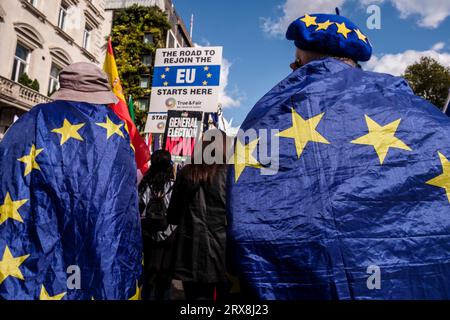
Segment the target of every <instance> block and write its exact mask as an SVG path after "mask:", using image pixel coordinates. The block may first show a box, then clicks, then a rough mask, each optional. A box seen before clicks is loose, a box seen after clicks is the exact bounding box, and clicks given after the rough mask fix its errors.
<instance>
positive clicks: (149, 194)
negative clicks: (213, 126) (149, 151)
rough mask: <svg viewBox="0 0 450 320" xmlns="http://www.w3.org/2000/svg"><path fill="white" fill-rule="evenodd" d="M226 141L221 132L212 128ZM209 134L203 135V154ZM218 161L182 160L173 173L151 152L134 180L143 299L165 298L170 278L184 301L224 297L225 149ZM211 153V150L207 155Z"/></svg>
mask: <svg viewBox="0 0 450 320" xmlns="http://www.w3.org/2000/svg"><path fill="white" fill-rule="evenodd" d="M214 131H215V132H216V133H218V135H219V136H220V137H221V138H222V141H221V142H223V143H222V145H224V146H225V145H226V141H227V137H226V134H225V133H224V132H222V131H220V130H214ZM213 142H214V139H203V140H202V141H200V142H199V143H198V144H197V146H196V150H195V152H196V153H201V154H204V153H205V152H206V149H207V148H208V146H209V145H210V144H211V143H213ZM219 149H221V151H222V155H220V156H219V159H220V161H217V162H213V164H206V162H205V161H201V162H200V163H198V164H187V165H185V166H184V167H183V168H182V169H181V170H179V172H178V173H177V174H175V165H174V163H173V162H172V160H171V155H170V153H169V152H168V151H165V150H158V151H155V152H154V153H153V155H152V159H151V166H150V170H149V171H148V173H147V174H146V175H145V177H144V178H143V180H142V182H141V183H140V185H139V196H140V205H139V207H140V212H141V222H142V232H143V243H144V285H143V292H142V297H143V299H155V300H169V299H171V297H172V296H173V295H171V293H170V291H171V289H172V280H174V279H175V280H179V281H182V284H183V291H184V295H185V298H186V299H187V300H213V299H215V300H218V299H226V298H227V296H228V293H229V291H230V288H231V284H230V283H229V280H228V277H227V273H226V262H225V256H226V225H227V222H226V175H227V165H226V163H227V162H226V156H227V154H226V148H219ZM213 156H217V155H213Z"/></svg>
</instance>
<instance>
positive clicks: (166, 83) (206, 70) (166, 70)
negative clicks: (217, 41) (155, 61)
mask: <svg viewBox="0 0 450 320" xmlns="http://www.w3.org/2000/svg"><path fill="white" fill-rule="evenodd" d="M164 71H165V73H163V74H161V76H160V77H161V79H163V80H165V79H166V78H167V75H166V73H167V72H170V68H169V67H166V68H165V69H164ZM203 71H205V72H207V74H206V78H207V79H211V78H212V76H213V74H212V73H211V72H209V67H208V66H204V67H203ZM202 85H203V86H207V85H208V81H207V80H204V81H203V82H202ZM163 86H164V87H167V86H169V82H168V81H164V82H163Z"/></svg>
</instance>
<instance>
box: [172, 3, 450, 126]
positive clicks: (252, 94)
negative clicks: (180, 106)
mask: <svg viewBox="0 0 450 320" xmlns="http://www.w3.org/2000/svg"><path fill="white" fill-rule="evenodd" d="M174 4H175V9H176V11H177V12H178V14H179V15H180V16H181V17H182V18H183V20H184V21H185V23H186V25H187V26H188V28H189V21H190V17H191V14H194V29H193V30H194V33H193V40H194V42H195V43H196V44H197V45H201V46H209V45H211V46H223V50H224V51H223V57H224V62H223V72H222V76H223V77H222V87H223V91H222V94H221V97H220V102H221V103H222V105H223V107H224V115H225V117H226V118H227V119H228V120H230V119H233V126H239V125H240V124H241V123H242V122H243V121H244V119H245V117H246V115H247V114H248V112H249V111H250V110H251V109H252V107H253V106H254V105H255V104H256V102H258V100H259V99H260V98H261V97H262V96H263V95H264V94H265V93H267V91H269V90H270V89H271V88H273V87H274V86H275V85H276V84H277V83H278V82H279V81H281V80H282V79H284V78H285V77H286V76H288V75H289V73H290V72H291V70H290V68H289V64H290V63H291V62H292V61H294V55H295V47H294V44H293V43H291V42H290V41H287V40H286V39H285V38H284V34H285V31H286V28H287V26H288V25H289V23H290V22H292V21H293V20H294V19H296V18H298V17H301V16H302V15H304V14H305V13H334V12H335V9H334V8H335V7H339V9H340V12H341V15H343V16H345V17H347V18H349V19H350V20H352V21H353V22H354V23H356V24H357V25H358V26H359V28H360V29H361V30H362V31H363V33H365V34H366V35H367V36H368V37H369V39H370V41H371V43H372V46H373V48H374V55H373V57H372V59H371V60H370V61H369V62H368V63H365V64H364V69H367V70H371V71H376V72H383V73H390V74H393V75H401V74H403V72H404V70H405V69H406V67H407V66H408V65H410V64H413V63H414V62H416V61H418V60H419V59H420V57H421V56H432V57H433V58H435V59H437V60H438V61H439V62H440V63H442V64H444V65H446V66H450V0H309V1H307V0H174ZM370 5H377V6H378V7H379V8H380V17H381V28H380V29H373V30H370V29H369V28H368V26H367V20H368V19H369V17H370V16H371V15H372V12H371V13H367V9H368V8H369V6H370Z"/></svg>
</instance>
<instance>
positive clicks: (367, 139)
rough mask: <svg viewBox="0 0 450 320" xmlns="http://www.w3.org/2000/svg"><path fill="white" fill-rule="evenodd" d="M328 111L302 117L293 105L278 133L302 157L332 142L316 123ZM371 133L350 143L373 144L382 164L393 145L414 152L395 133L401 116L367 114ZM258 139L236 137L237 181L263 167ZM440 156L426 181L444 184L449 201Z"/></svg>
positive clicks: (448, 168)
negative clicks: (382, 119)
mask: <svg viewBox="0 0 450 320" xmlns="http://www.w3.org/2000/svg"><path fill="white" fill-rule="evenodd" d="M324 115H325V114H324V113H322V114H319V115H317V116H314V117H311V118H310V119H307V120H305V119H303V118H302V117H301V116H300V115H299V114H298V113H297V112H296V111H295V109H292V127H290V128H288V129H286V130H284V131H282V132H281V133H279V134H277V136H278V137H281V138H288V139H293V140H294V144H295V149H296V152H297V157H298V159H300V158H301V156H302V154H303V152H304V150H305V148H306V147H307V145H308V144H310V143H320V144H330V142H329V141H328V140H327V139H326V138H325V137H324V136H323V135H321V134H320V133H319V132H318V130H317V127H318V126H319V124H320V122H321V121H322V118H323V116H324ZM365 120H366V124H367V129H368V133H367V134H365V135H363V136H360V137H359V138H356V139H355V140H353V141H351V142H350V143H352V144H355V145H362V146H368V147H372V148H373V149H374V150H375V153H376V155H377V157H378V161H379V163H380V165H381V166H382V165H384V163H385V161H386V159H387V157H388V156H389V151H390V150H391V149H398V150H403V151H404V152H412V151H413V150H412V149H411V147H410V146H408V145H407V144H406V143H405V142H404V141H403V140H401V139H400V138H399V137H397V136H396V134H397V132H398V129H399V126H400V124H401V121H402V120H401V119H397V120H395V121H393V122H391V123H388V124H386V125H382V124H379V123H378V122H376V121H375V120H374V119H372V118H371V117H370V116H368V115H365ZM258 143H259V139H256V140H253V141H251V142H249V143H248V144H243V143H242V142H241V141H240V140H239V139H237V140H236V143H235V150H234V155H233V158H232V159H233V160H234V172H235V182H236V183H237V182H238V180H239V178H240V177H241V175H242V173H243V172H244V170H245V168H247V167H251V168H255V169H261V168H262V165H261V164H260V163H259V162H258V160H257V159H256V157H255V156H254V153H255V151H256V149H257V147H258ZM438 156H439V159H440V162H441V166H442V174H441V175H439V176H437V177H435V178H433V179H431V180H429V181H427V182H426V184H428V185H431V186H435V187H438V188H442V189H444V190H445V195H446V197H447V200H448V202H449V203H450V161H449V160H448V158H447V157H446V156H445V155H444V154H443V153H441V152H438Z"/></svg>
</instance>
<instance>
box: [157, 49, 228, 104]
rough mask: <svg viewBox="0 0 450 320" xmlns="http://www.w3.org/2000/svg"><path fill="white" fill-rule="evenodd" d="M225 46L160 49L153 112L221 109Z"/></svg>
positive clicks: (158, 51)
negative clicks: (220, 95)
mask: <svg viewBox="0 0 450 320" xmlns="http://www.w3.org/2000/svg"><path fill="white" fill-rule="evenodd" d="M221 64H222V47H197V48H176V49H158V50H157V51H156V58H155V68H154V72H153V83H152V95H151V101H150V112H152V113H154V112H167V111H168V110H178V111H201V112H217V108H218V100H219V90H220V71H221Z"/></svg>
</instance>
